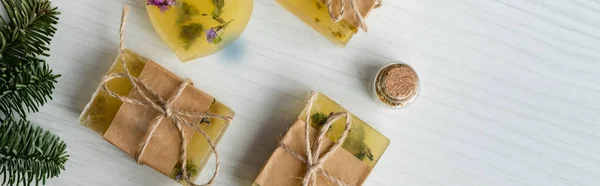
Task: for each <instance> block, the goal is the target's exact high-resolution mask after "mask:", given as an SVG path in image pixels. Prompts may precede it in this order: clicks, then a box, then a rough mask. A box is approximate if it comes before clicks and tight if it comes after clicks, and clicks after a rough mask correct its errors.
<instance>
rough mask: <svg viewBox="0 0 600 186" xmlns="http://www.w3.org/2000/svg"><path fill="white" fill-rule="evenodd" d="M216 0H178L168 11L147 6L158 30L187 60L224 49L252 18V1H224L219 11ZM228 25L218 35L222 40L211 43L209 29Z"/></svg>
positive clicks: (174, 49)
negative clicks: (207, 35) (208, 35)
mask: <svg viewBox="0 0 600 186" xmlns="http://www.w3.org/2000/svg"><path fill="white" fill-rule="evenodd" d="M215 1H218V0H178V1H177V3H175V5H173V6H170V7H169V8H168V9H167V10H165V11H161V10H160V8H158V7H157V6H154V5H147V6H146V9H147V11H148V16H149V17H150V21H151V22H152V25H153V26H154V30H156V33H157V34H158V35H159V36H160V38H161V39H162V40H163V41H164V42H165V43H166V44H167V45H168V46H169V48H171V50H173V51H174V52H175V54H176V55H177V57H178V58H179V59H180V60H181V61H184V62H185V61H189V60H192V59H196V58H199V57H204V56H208V55H211V54H213V53H216V52H218V51H220V50H221V49H223V48H225V47H226V46H227V45H229V44H230V43H232V42H233V41H235V39H237V38H238V37H239V36H240V35H241V34H242V31H244V29H245V28H246V25H247V24H248V21H249V20H250V15H251V14H252V5H253V0H222V1H223V2H224V3H223V6H222V9H220V10H217V11H216V12H215V9H216V8H217V7H216V6H215ZM215 16H217V17H215ZM228 22H229V23H228ZM225 24H227V25H226V26H224V28H223V29H222V30H221V31H220V33H219V34H218V35H219V36H220V37H221V40H219V41H220V42H216V43H215V42H209V41H208V39H207V37H206V33H207V31H208V30H210V29H211V28H216V27H219V26H220V25H225Z"/></svg>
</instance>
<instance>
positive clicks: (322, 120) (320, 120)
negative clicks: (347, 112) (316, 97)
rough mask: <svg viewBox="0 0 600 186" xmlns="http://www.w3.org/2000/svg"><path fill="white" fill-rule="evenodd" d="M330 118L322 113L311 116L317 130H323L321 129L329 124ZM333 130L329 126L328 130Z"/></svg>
mask: <svg viewBox="0 0 600 186" xmlns="http://www.w3.org/2000/svg"><path fill="white" fill-rule="evenodd" d="M328 118H329V116H328V115H325V114H323V113H321V112H317V113H315V114H313V115H312V116H311V120H312V124H313V127H315V128H317V129H321V127H323V126H324V125H325V124H326V123H327V119H328ZM331 129H332V128H331V126H329V129H328V130H331Z"/></svg>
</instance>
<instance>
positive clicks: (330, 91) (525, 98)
mask: <svg viewBox="0 0 600 186" xmlns="http://www.w3.org/2000/svg"><path fill="white" fill-rule="evenodd" d="M53 2H54V5H56V6H58V7H59V8H60V10H61V11H62V13H63V14H62V15H61V16H60V18H61V19H60V24H59V25H58V33H57V34H56V36H55V38H54V40H53V42H52V45H51V48H52V51H51V52H50V53H51V57H50V58H49V62H50V66H51V67H52V68H53V69H54V70H55V71H56V72H57V73H60V74H62V75H63V76H62V77H61V78H60V79H59V83H58V86H57V89H56V90H55V92H54V100H53V101H51V102H49V103H48V104H46V105H45V106H44V107H43V108H42V109H41V111H40V112H39V113H36V114H33V115H31V116H30V119H31V120H32V121H33V123H35V124H38V125H41V126H43V127H44V128H46V129H49V130H51V131H53V132H54V133H55V134H57V135H59V136H60V137H61V138H62V139H64V140H65V141H66V143H67V144H68V152H69V154H70V155H71V157H70V159H69V161H68V163H67V167H66V170H65V171H64V172H63V174H62V175H61V176H60V177H58V178H54V179H51V180H50V181H49V184H48V185H57V186H63V185H91V186H96V185H127V186H129V185H177V184H176V183H175V182H174V181H172V180H170V179H168V178H166V177H164V176H162V175H161V174H160V173H158V172H156V171H154V170H152V169H151V168H149V167H146V166H138V165H137V164H135V162H134V161H133V160H132V159H131V158H130V157H129V156H128V155H126V154H125V153H123V152H121V151H120V150H118V149H117V148H115V147H113V145H111V144H109V143H108V142H106V141H104V140H103V139H102V138H101V137H100V136H98V135H97V134H95V133H93V132H92V131H90V130H88V129H87V128H85V127H83V126H81V125H79V124H78V123H77V117H78V115H79V114H80V112H81V110H82V109H83V107H84V106H85V104H86V103H87V101H89V99H90V96H91V95H92V92H93V91H94V90H95V89H96V87H97V86H98V84H99V81H100V79H101V76H102V75H103V74H104V73H105V72H106V71H107V69H108V68H109V66H110V64H111V63H112V61H113V60H114V58H115V57H116V55H117V42H118V41H117V40H118V34H117V29H118V26H119V18H120V16H121V15H120V14H121V8H122V6H123V5H124V4H126V3H130V4H133V7H132V11H131V12H130V22H129V25H128V31H127V32H128V34H127V44H126V45H127V46H128V47H129V48H132V49H134V50H136V51H138V52H139V53H141V54H142V55H144V56H146V57H148V58H150V59H153V60H155V61H157V62H159V63H160V64H162V65H164V66H165V67H166V68H168V69H170V70H172V71H174V72H176V73H179V74H180V75H182V76H186V77H188V78H191V79H192V80H194V81H195V85H196V86H197V87H199V88H201V89H202V90H204V91H206V92H208V93H210V94H211V95H213V96H215V97H216V98H217V99H219V100H220V101H222V102H224V103H225V104H227V105H228V106H230V107H231V108H233V109H234V110H235V111H236V113H237V115H236V118H235V120H234V122H233V123H232V125H231V127H230V128H229V130H228V131H227V132H226V134H225V136H224V137H223V140H222V141H221V143H220V144H219V146H218V149H219V150H220V152H221V154H222V156H223V160H222V161H223V169H222V172H221V174H220V176H219V178H218V181H217V184H216V185H227V186H229V185H250V184H251V182H252V181H253V180H254V179H255V177H256V176H257V175H258V173H259V171H260V169H261V167H262V166H263V165H264V164H265V162H266V159H267V158H268V156H270V154H271V153H272V151H273V150H274V148H275V146H276V139H277V138H278V137H279V136H280V134H283V133H284V132H285V131H286V130H287V127H288V126H289V125H290V124H291V122H292V121H293V120H294V118H296V117H297V115H298V114H299V113H300V111H301V109H302V107H303V106H304V101H305V99H306V96H307V93H308V92H309V90H318V91H321V92H323V93H325V94H327V95H328V96H330V97H331V98H333V99H334V100H336V101H338V102H339V103H341V104H342V105H344V106H345V107H346V108H347V109H349V110H350V111H351V112H353V113H354V114H355V115H356V116H358V117H360V118H362V119H363V120H365V121H366V122H368V123H370V124H372V125H373V127H375V128H376V129H378V130H379V131H381V132H383V133H384V134H385V135H386V136H388V137H389V138H390V139H391V141H392V143H391V145H390V146H389V148H388V149H387V151H386V153H385V154H384V156H383V158H382V159H381V161H380V162H379V164H378V165H377V166H376V168H375V169H374V171H373V172H372V174H371V175H370V177H369V179H368V180H367V182H366V184H365V185H398V186H408V185H418V186H438V185H456V186H465V185H498V186H506V185H511V186H512V185H531V186H534V185H535V186H537V185H539V186H548V185H585V186H592V185H600V124H599V122H600V73H599V72H600V60H599V59H600V2H599V1H598V0H455V1H447V0H388V1H384V5H383V7H382V8H380V9H378V10H376V11H374V12H373V14H372V15H371V16H370V17H369V18H368V20H367V21H368V25H369V28H370V32H369V33H360V34H358V35H356V36H355V37H354V38H353V39H352V41H351V42H350V44H349V45H348V46H347V47H346V48H343V49H342V48H336V47H334V46H333V45H332V44H330V43H329V42H328V41H327V40H326V39H324V38H323V37H321V36H320V35H318V34H317V33H316V32H314V31H313V30H312V29H311V28H309V27H308V26H307V25H305V24H304V23H302V22H301V21H300V20H299V19H297V18H296V17H295V16H293V15H292V14H291V13H289V12H287V11H286V10H284V9H283V8H282V7H281V6H279V5H278V4H277V3H276V2H275V1H273V0H255V5H254V13H253V15H252V19H251V21H250V24H249V25H248V28H247V29H246V31H245V32H244V34H243V35H242V37H241V38H240V39H239V40H238V41H237V42H236V43H235V44H234V45H233V46H231V47H229V48H228V49H226V50H225V51H222V52H220V53H217V54H215V55H212V56H210V57H206V58H201V59H198V60H195V61H192V62H189V63H180V62H178V60H177V59H176V57H175V55H174V54H173V53H172V52H171V51H170V50H169V49H168V48H167V46H166V45H164V44H163V42H162V41H161V40H160V39H159V38H158V36H157V35H156V33H155V32H154V30H153V28H152V25H151V24H150V22H149V20H148V18H147V14H146V10H145V9H144V6H145V5H144V1H143V0H54V1H53ZM391 61H404V62H408V63H410V64H411V65H413V66H414V67H415V68H416V70H417V71H418V73H419V75H420V77H421V80H422V87H421V95H420V96H419V98H418V100H417V102H416V103H415V104H414V105H412V106H411V107H409V108H407V109H403V110H390V109H385V108H382V107H380V106H378V105H377V104H376V103H375V102H374V101H373V100H372V99H371V97H370V94H369V93H368V92H367V84H368V79H369V77H370V76H371V75H372V74H373V73H374V72H375V70H376V69H377V68H378V67H379V66H381V65H383V64H386V63H388V62H391ZM213 168H214V166H212V167H211V166H209V167H207V168H206V169H205V171H204V173H203V178H206V177H207V175H208V174H207V173H208V172H209V171H211V169H213Z"/></svg>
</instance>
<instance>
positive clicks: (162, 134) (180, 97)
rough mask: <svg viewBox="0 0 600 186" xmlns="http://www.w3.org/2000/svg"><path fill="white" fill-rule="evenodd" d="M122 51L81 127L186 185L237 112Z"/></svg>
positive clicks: (186, 82) (167, 73) (82, 117)
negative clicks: (88, 129)
mask: <svg viewBox="0 0 600 186" xmlns="http://www.w3.org/2000/svg"><path fill="white" fill-rule="evenodd" d="M127 9H128V8H127V7H125V8H124V12H123V20H122V25H121V48H120V49H119V51H120V54H119V56H118V57H117V60H116V61H115V63H114V64H113V66H112V67H111V69H110V70H109V72H108V73H107V75H106V76H105V77H104V79H103V81H102V83H101V84H100V86H99V88H98V90H97V91H96V93H95V94H94V95H93V97H92V100H91V101H90V103H89V104H88V105H87V106H86V108H85V109H84V111H83V113H82V114H81V116H80V118H79V122H80V123H82V124H83V125H85V126H87V127H89V128H91V129H92V130H94V131H96V132H97V133H99V134H100V135H102V136H103V137H104V139H106V140H107V141H108V142H110V143H112V144H113V145H115V146H117V147H118V148H120V149H121V150H123V151H124V152H126V153H127V154H129V155H131V156H132V157H134V158H135V160H136V161H137V163H139V164H146V165H148V166H150V167H152V168H154V169H156V170H157V171H159V172H161V173H162V174H164V175H166V176H169V177H171V178H173V179H175V180H177V181H179V182H180V183H181V184H183V185H195V184H194V183H193V180H194V179H196V177H197V176H198V173H199V172H200V170H201V169H202V167H203V166H204V165H205V164H206V162H207V161H208V159H209V157H210V153H211V152H212V153H214V154H215V158H216V164H217V166H216V167H217V170H216V171H215V173H214V174H213V176H212V178H211V180H210V181H209V182H208V184H211V183H212V182H213V181H214V179H215V178H216V176H217V173H218V169H219V156H218V153H217V151H216V148H215V146H216V144H217V143H218V141H219V139H220V138H221V136H222V135H223V132H224V131H225V129H226V128H227V127H228V126H229V123H230V122H231V120H232V119H233V115H234V113H233V111H232V110H231V109H229V108H227V107H226V106H224V105H223V104H221V103H219V102H217V101H216V100H215V99H214V98H213V97H211V96H210V95H208V94H206V93H204V92H202V91H201V90H199V89H197V88H195V87H194V86H193V85H192V83H191V81H189V80H183V79H181V78H179V77H177V76H176V75H175V74H173V73H171V72H169V71H168V70H166V69H164V68H163V67H161V66H159V65H158V64H156V63H154V62H152V61H150V60H148V59H146V58H144V57H142V56H140V55H138V54H136V53H134V52H132V51H131V50H128V49H125V48H123V36H124V25H125V17H126V14H127Z"/></svg>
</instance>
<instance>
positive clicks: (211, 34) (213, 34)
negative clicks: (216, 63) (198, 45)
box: [206, 28, 219, 43]
mask: <svg viewBox="0 0 600 186" xmlns="http://www.w3.org/2000/svg"><path fill="white" fill-rule="evenodd" d="M218 36H219V34H217V31H216V30H215V29H214V28H211V29H210V30H207V31H206V40H207V41H208V42H209V43H212V42H213V41H214V40H215V39H216V38H217V37H218Z"/></svg>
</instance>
